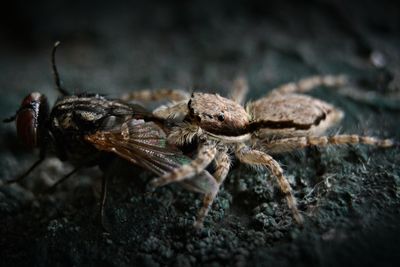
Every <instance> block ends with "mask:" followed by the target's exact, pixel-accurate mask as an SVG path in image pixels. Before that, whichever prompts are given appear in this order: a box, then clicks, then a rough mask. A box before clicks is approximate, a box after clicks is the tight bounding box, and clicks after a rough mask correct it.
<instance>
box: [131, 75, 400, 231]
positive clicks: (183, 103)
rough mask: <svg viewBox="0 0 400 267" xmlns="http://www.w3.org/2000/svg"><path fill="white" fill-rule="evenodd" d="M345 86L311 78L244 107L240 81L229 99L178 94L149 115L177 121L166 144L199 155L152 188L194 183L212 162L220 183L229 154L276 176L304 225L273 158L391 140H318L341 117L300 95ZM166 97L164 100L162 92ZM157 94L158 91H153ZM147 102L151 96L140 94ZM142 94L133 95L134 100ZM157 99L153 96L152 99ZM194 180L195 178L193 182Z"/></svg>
mask: <svg viewBox="0 0 400 267" xmlns="http://www.w3.org/2000/svg"><path fill="white" fill-rule="evenodd" d="M345 83H347V78H346V77H345V76H342V75H339V76H331V75H327V76H314V77H310V78H306V79H303V80H300V81H299V82H298V83H289V84H285V85H282V86H280V87H278V88H276V89H273V90H272V91H271V92H270V93H269V94H267V95H266V96H265V97H263V98H261V99H259V100H256V101H254V102H250V103H248V104H247V105H246V107H244V106H243V102H244V98H245V95H246V92H247V90H248V86H247V83H246V81H245V79H244V78H241V79H238V80H237V81H236V82H235V84H234V89H233V92H232V96H231V99H228V98H225V97H221V96H220V95H218V94H209V93H193V94H192V95H191V96H190V97H189V96H188V95H187V94H185V93H184V92H182V98H181V99H180V100H179V101H177V98H176V96H177V95H178V93H177V91H174V94H173V95H174V100H175V102H174V103H172V104H170V105H164V106H161V107H159V108H157V109H156V110H154V111H153V114H154V115H155V116H157V117H158V118H162V119H166V120H170V119H173V120H175V121H176V122H177V125H178V126H176V127H174V128H173V129H172V130H171V132H170V133H169V136H168V140H169V142H171V143H173V144H176V145H180V146H184V145H187V144H192V143H197V144H198V148H197V154H196V156H195V158H194V159H193V161H192V162H191V163H190V164H188V165H184V166H181V167H180V168H177V169H175V170H173V171H171V172H170V173H167V174H165V175H163V176H161V177H160V178H158V179H156V180H153V181H152V184H153V186H155V187H158V186H162V185H165V184H168V183H171V182H177V181H182V180H186V179H193V178H194V177H195V176H196V174H197V173H199V171H201V170H204V169H205V168H206V167H207V166H208V165H209V164H210V163H211V162H212V161H214V162H215V165H216V170H215V173H214V178H215V180H216V181H217V183H218V184H219V185H221V184H222V183H223V181H224V179H225V178H226V176H227V174H228V172H229V168H230V165H231V157H230V154H234V155H235V157H236V158H237V159H238V160H239V161H240V162H243V163H245V164H249V165H253V166H257V167H258V166H262V167H266V168H267V169H269V171H270V172H271V173H272V174H273V175H274V176H275V177H276V178H277V183H278V185H279V187H280V189H281V191H282V192H283V193H284V195H285V198H286V202H287V204H288V207H289V208H290V210H291V211H292V214H293V217H294V219H295V221H296V222H297V223H298V224H300V225H302V224H303V216H302V215H301V214H300V212H299V210H298V208H297V203H296V198H295V197H294V194H293V192H292V191H293V190H292V188H291V186H290V184H289V182H288V180H287V178H286V177H285V175H284V173H283V169H282V168H281V166H280V165H279V163H278V162H277V161H276V160H274V158H273V157H272V156H271V155H272V154H275V153H281V152H287V151H291V150H294V149H299V148H304V147H307V146H327V145H341V144H358V143H363V144H368V145H373V146H381V147H390V146H393V145H394V143H393V141H391V140H380V139H377V138H374V137H368V136H358V135H334V136H329V137H328V136H322V135H323V134H324V133H325V132H326V130H327V129H329V128H331V127H332V126H334V125H336V124H337V123H339V122H340V121H341V119H342V118H343V115H344V114H343V112H342V111H341V110H339V109H338V108H336V107H334V106H333V105H331V104H329V103H326V102H324V101H322V100H319V99H316V98H314V97H311V96H307V95H304V94H302V93H304V92H307V91H310V90H312V89H313V88H315V87H317V86H327V87H333V86H342V85H344V84H345ZM163 92H164V96H165V90H164V91H163ZM153 94H154V95H157V94H158V93H157V91H153ZM143 95H144V96H146V97H147V98H148V99H149V97H148V95H149V92H148V91H145V92H144V93H143ZM146 97H143V98H141V95H140V93H136V94H135V98H136V99H140V100H146V99H144V98H146ZM152 98H153V99H155V98H157V97H156V96H153V97H152ZM194 179H195V178H194ZM215 197H216V195H215V194H211V193H209V194H208V196H206V198H205V200H206V201H207V203H205V204H204V207H203V208H202V209H201V210H200V213H199V215H198V218H197V222H196V225H197V226H198V227H201V226H202V225H203V221H204V218H205V217H206V215H207V213H208V211H209V209H210V206H211V204H212V202H213V200H214V198H215Z"/></svg>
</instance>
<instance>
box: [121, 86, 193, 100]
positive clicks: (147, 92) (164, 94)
mask: <svg viewBox="0 0 400 267" xmlns="http://www.w3.org/2000/svg"><path fill="white" fill-rule="evenodd" d="M189 98H190V94H189V92H186V91H184V90H180V89H167V88H160V89H156V90H151V89H141V90H135V91H133V92H130V93H126V94H124V95H122V97H121V100H123V101H140V102H151V101H162V100H168V101H173V102H178V101H182V100H187V99H189Z"/></svg>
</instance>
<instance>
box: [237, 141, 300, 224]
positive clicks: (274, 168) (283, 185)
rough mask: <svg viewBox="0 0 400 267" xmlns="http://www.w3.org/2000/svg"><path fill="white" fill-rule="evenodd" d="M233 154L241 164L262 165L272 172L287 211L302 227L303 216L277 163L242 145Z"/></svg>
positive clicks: (266, 155)
mask: <svg viewBox="0 0 400 267" xmlns="http://www.w3.org/2000/svg"><path fill="white" fill-rule="evenodd" d="M235 154H236V156H237V157H238V159H239V160H240V161H241V162H243V163H247V164H251V165H263V166H265V167H267V168H268V169H269V170H270V171H271V172H272V174H273V175H274V176H275V177H276V178H277V181H278V185H279V188H280V189H281V191H282V192H283V193H284V195H285V198H286V202H287V204H288V206H289V209H290V210H291V211H292V214H293V217H294V219H295V220H296V222H297V223H298V224H299V225H303V221H304V220H303V216H302V215H301V214H300V212H299V210H298V209H297V201H296V198H295V197H294V195H293V192H292V188H291V186H290V184H289V181H288V180H287V178H286V177H285V175H284V174H283V170H282V167H281V166H280V165H279V163H278V162H277V161H276V160H274V159H273V158H272V157H271V156H270V155H268V154H266V153H264V152H262V151H259V150H255V149H252V148H250V147H248V146H244V145H242V146H240V147H238V148H237V150H236V153H235Z"/></svg>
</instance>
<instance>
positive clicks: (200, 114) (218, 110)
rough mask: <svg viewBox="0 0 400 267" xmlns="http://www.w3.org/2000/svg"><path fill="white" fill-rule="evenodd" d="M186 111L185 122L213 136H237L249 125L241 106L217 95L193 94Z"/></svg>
mask: <svg viewBox="0 0 400 267" xmlns="http://www.w3.org/2000/svg"><path fill="white" fill-rule="evenodd" d="M188 109H189V114H188V116H187V117H186V120H187V121H189V122H191V123H194V124H197V125H198V126H199V127H200V128H202V129H203V130H204V131H207V132H210V133H212V134H214V135H225V136H235V135H239V134H242V133H243V130H244V129H246V128H247V126H248V124H249V116H248V114H247V112H246V110H245V109H244V108H243V107H242V106H241V105H239V104H238V103H236V102H234V101H232V100H230V99H227V98H224V97H221V96H219V95H218V94H207V93H193V94H192V97H191V99H190V101H189V102H188Z"/></svg>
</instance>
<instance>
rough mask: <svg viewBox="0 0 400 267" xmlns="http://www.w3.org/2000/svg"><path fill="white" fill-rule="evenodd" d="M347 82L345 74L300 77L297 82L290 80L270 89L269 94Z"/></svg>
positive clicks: (337, 85) (304, 90)
mask: <svg viewBox="0 0 400 267" xmlns="http://www.w3.org/2000/svg"><path fill="white" fill-rule="evenodd" d="M347 83H348V78H347V76H346V75H316V76H311V77H307V78H304V79H301V80H299V81H297V82H290V83H286V84H283V85H280V86H278V87H276V88H274V89H272V90H271V91H270V92H269V93H268V94H267V95H271V94H291V93H305V92H308V91H311V90H313V89H315V88H317V87H319V86H326V87H340V86H343V85H346V84H347Z"/></svg>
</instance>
